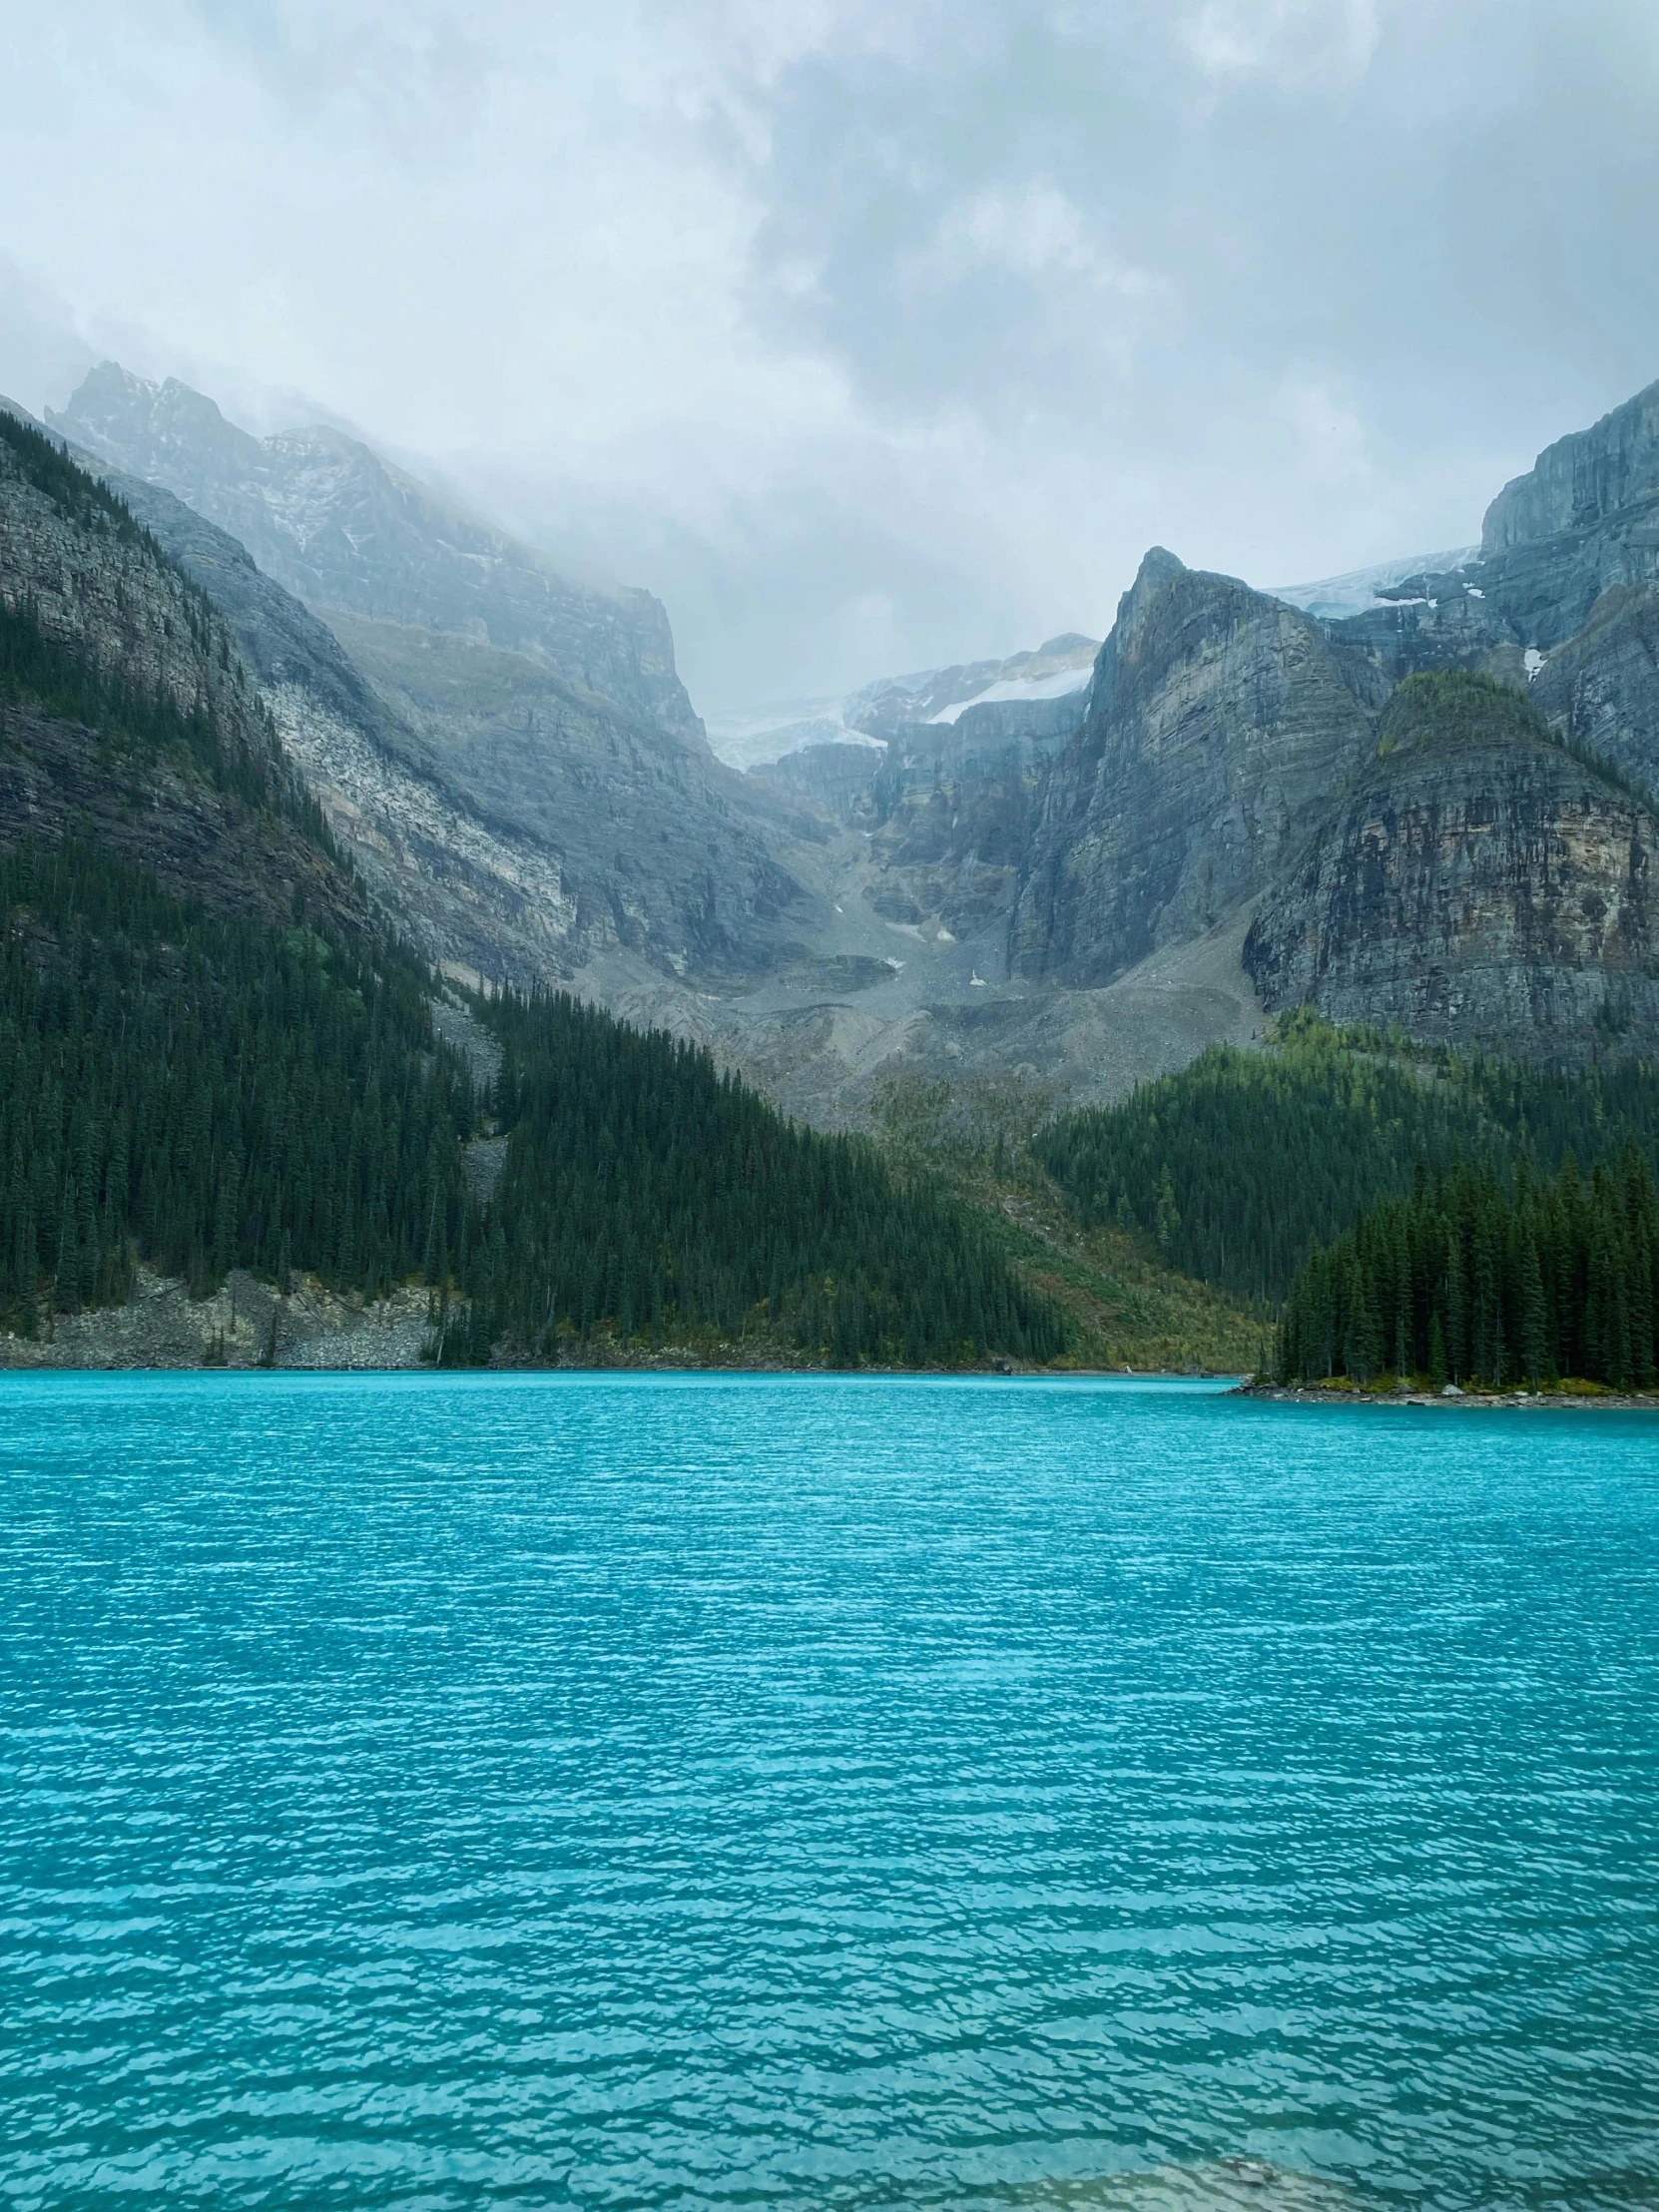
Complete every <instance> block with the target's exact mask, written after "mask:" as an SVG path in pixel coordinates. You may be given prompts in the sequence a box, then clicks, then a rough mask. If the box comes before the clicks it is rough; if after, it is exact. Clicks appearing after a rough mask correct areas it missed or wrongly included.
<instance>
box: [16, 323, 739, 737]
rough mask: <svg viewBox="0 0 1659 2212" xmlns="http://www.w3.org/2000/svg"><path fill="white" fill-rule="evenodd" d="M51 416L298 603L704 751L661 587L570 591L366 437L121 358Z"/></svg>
mask: <svg viewBox="0 0 1659 2212" xmlns="http://www.w3.org/2000/svg"><path fill="white" fill-rule="evenodd" d="M48 420H49V421H50V423H51V425H52V427H53V428H54V429H55V430H57V431H58V432H59V433H60V434H61V435H63V436H64V437H66V438H68V439H70V440H71V441H72V442H73V443H75V444H77V445H80V446H82V447H85V448H86V449H87V450H89V451H90V452H93V453H95V454H97V455H98V456H99V457H100V458H101V459H102V460H104V461H105V462H107V463H110V464H112V465H113V466H114V467H116V468H118V469H121V470H123V471H125V472H126V473H127V474H128V475H131V476H137V477H143V478H145V479H146V480H147V481H149V482H151V483H155V484H160V485H162V486H164V487H165V488H166V489H167V490H169V491H171V492H173V493H175V494H176V495H177V496H178V497H179V498H181V499H182V500H184V501H185V502H186V504H187V505H188V506H191V507H193V508H195V510H196V511H197V513H198V514H201V515H203V516H205V517H206V518H207V519H208V520H209V521H211V522H216V523H218V524H219V525H220V526H221V528H223V529H225V530H228V531H229V532H230V533H231V534H232V536H233V537H235V538H237V539H238V540H240V542H241V543H242V544H243V545H245V546H246V547H247V548H248V550H249V551H250V552H251V553H252V554H253V556H254V558H255V560H256V561H257V562H258V563H259V565H260V566H261V567H262V568H263V569H264V570H265V571H266V572H267V574H268V575H270V576H273V577H275V578H276V580H277V582H278V583H280V584H282V585H283V586H285V588H286V589H287V590H288V591H290V592H292V593H295V594H296V595H297V596H298V597H299V598H301V599H304V600H308V601H311V602H313V603H315V604H318V605H321V606H326V607H341V608H346V609H349V610H350V611H352V612H353V613H356V614H360V615H367V616H370V617H373V618H376V619H379V620H385V621H391V622H402V623H421V624H425V625H427V626H429V627H431V628H433V629H439V630H447V631H453V632H455V633H457V634H459V635H462V636H469V637H474V638H477V639H479V640H481V641H483V642H486V643H489V644H492V645H495V646H498V647H500V648H502V649H503V650H505V651H507V652H512V653H517V654H521V655H523V656H524V657H525V658H527V659H529V660H532V661H535V662H538V663H539V664H540V665H541V666H542V667H544V668H547V669H549V670H552V671H553V672H554V673H556V674H557V675H559V676H561V677H563V678H564V679H565V681H566V682H568V683H571V684H574V685H577V686H579V687H581V688H582V689H583V690H586V691H589V692H593V693H595V694H597V695H598V696H599V697H601V698H604V699H608V700H611V701H612V702H614V703H615V704H616V705H618V706H621V707H623V708H625V709H626V710H627V711H628V712H630V713H632V714H635V715H638V716H641V717H646V718H650V719H652V720H655V721H657V722H660V723H661V724H662V726H663V727H664V728H665V729H667V730H669V731H671V732H673V733H674V734H675V735H676V736H677V737H678V738H679V739H680V740H681V741H682V742H683V743H685V744H687V745H689V746H691V747H693V748H695V749H696V750H699V751H702V750H703V749H704V747H705V744H706V741H705V739H704V736H703V726H702V724H701V723H700V722H699V721H698V719H697V717H696V715H695V714H694V713H693V712H692V706H691V702H690V700H689V699H688V698H687V697H686V693H685V688H684V686H683V685H682V684H681V682H680V679H679V677H678V675H677V674H676V671H675V666H674V640H673V636H672V634H671V632H670V630H669V625H668V616H667V614H666V613H665V612H664V610H663V608H662V606H661V605H660V603H659V602H658V601H657V600H655V599H653V598H652V597H651V595H650V593H649V592H643V591H630V590H623V589H620V588H619V589H616V590H614V591H612V590H602V589H599V588H595V587H584V586H579V585H576V584H573V583H571V582H570V581H568V580H567V579H565V578H563V577H560V576H558V575H556V574H555V573H554V572H553V571H552V570H551V569H550V568H549V567H548V566H547V564H546V563H545V562H543V561H542V560H541V559H540V557H539V556H538V555H537V554H535V553H534V552H532V551H531V550H530V549H529V548H528V547H526V546H522V545H519V544H517V543H515V541H514V540H513V539H511V538H509V537H507V536H506V535H504V534H503V533H502V532H501V531H499V530H494V529H491V528H490V527H489V526H488V525H486V524H484V523H481V522H479V521H477V520H475V519H474V518H472V517H470V516H468V515H466V514H464V513H462V512H460V511H459V510H458V509H456V508H455V507H454V506H453V505H452V504H449V503H446V502H445V501H443V500H442V499H440V498H439V497H438V495H437V494H436V493H434V492H433V491H431V490H430V489H429V488H428V487H426V486H425V485H423V484H420V483H417V482H416V481H415V480H414V478H413V477H411V476H408V475H406V474H405V473H404V472H403V471H402V470H401V469H397V468H394V467H392V466H391V465H390V464H389V463H388V462H386V461H384V460H382V459H381V458H380V457H379V455H378V454H376V453H374V452H372V451H370V449H369V448H368V447H367V446H366V445H363V444H361V443H359V442H358V441H357V440H356V439H355V438H350V437H346V436H344V435H343V434H342V433H341V432H339V431H337V430H331V429H310V430H289V431H283V432H281V433H280V434H278V435H277V436H276V437H270V438H256V437H253V436H251V435H250V434H249V433H248V432H247V431H246V430H242V429H239V428H238V427H237V425H236V424H235V423H231V422H227V421H226V419H225V417H224V416H223V415H222V414H221V413H220V410H219V408H218V407H217V406H215V404H214V402H213V401H212V400H211V399H207V398H204V397H203V395H202V394H201V393H200V392H196V391H192V390H191V389H190V387H189V386H188V385H186V384H182V383H180V382H179V381H178V380H177V379H176V378H169V380H168V381H167V382H166V383H165V384H161V385H156V384H150V383H146V382H145V381H144V380H143V379H142V378H140V377H137V376H132V375H129V374H128V373H127V372H126V371H125V370H124V369H122V368H120V367H118V366H117V365H116V363H114V362H113V361H106V362H105V363H104V364H103V365H102V366H101V367H99V368H96V369H94V370H92V371H91V373H90V374H89V375H88V376H87V378H86V379H85V381H84V382H83V383H82V384H81V386H80V388H79V389H78V390H77V391H76V393H75V394H74V396H73V397H72V398H71V400H70V402H69V405H68V407H67V408H66V409H65V410H64V412H63V413H62V414H51V415H49V416H48Z"/></svg>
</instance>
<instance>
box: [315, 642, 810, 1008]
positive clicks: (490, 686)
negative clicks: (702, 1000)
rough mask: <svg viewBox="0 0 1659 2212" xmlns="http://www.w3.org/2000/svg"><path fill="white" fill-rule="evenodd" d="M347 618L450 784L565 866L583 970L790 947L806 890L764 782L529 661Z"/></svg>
mask: <svg viewBox="0 0 1659 2212" xmlns="http://www.w3.org/2000/svg"><path fill="white" fill-rule="evenodd" d="M333 627H334V629H335V630H336V633H337V635H338V637H339V640H340V642H341V643H342V644H343V645H344V646H345V648H346V651H347V654H348V657H349V659H350V661H351V663H352V664H353V665H354V666H355V667H357V668H358V669H360V670H361V671H362V672H363V674H364V675H365V676H366V677H367V679H368V681H369V684H370V686H371V687H372V689H373V691H374V693H375V695H376V697H377V698H378V699H379V700H380V702H381V703H382V705H383V706H384V707H386V708H388V709H389V710H390V711H391V712H392V713H393V714H394V715H395V717H396V720H397V722H398V723H399V724H400V725H401V726H402V727H404V728H406V729H408V730H410V731H412V732H413V733H414V734H415V737H416V739H417V741H418V744H419V749H420V758H421V759H422V760H423V761H425V762H427V763H430V764H433V766H434V767H435V770H436V773H437V774H438V776H439V778H440V779H441V781H442V783H443V785H444V786H445V788H446V789H449V790H451V791H458V792H459V793H460V794H461V795H462V796H463V798H464V799H465V801H466V802H467V804H468V805H469V806H470V807H471V809H472V810H473V811H474V812H475V813H476V815H477V816H478V818H479V819H480V820H481V821H482V822H484V823H485V824H487V825H488V826H490V827H491V829H492V830H494V832H495V833H496V834H497V835H499V836H501V837H504V838H508V839H512V840H516V841H518V842H522V843H526V844H528V845H530V846H532V847H533V848H535V849H537V850H539V851H541V852H543V853H544V854H547V855H549V856H551V857H552V858H553V859H555V860H556V862H557V866H558V871H559V876H560V880H561V883H562V886H563V895H564V898H565V899H566V900H568V901H569V902H570V906H571V918H570V922H569V946H568V951H567V954H566V961H567V965H568V964H569V963H575V964H580V963H581V962H583V961H586V960H588V959H591V958H592V957H593V956H594V955H595V953H597V952H598V951H600V950H602V949H603V948H605V947H607V946H621V947H623V948H624V949H626V950H629V951H632V952H636V953H640V954H642V955H644V956H645V957H646V958H648V959H650V960H652V961H653V962H655V963H657V964H659V965H663V966H666V967H668V968H670V969H672V970H673V971H674V972H675V973H679V974H687V973H690V974H701V975H729V974H733V973H748V972H753V971H755V970H764V969H766V968H767V967H769V966H770V965H771V964H772V963H773V961H774V960H775V959H776V958H777V957H778V956H779V954H780V952H781V950H782V949H783V947H784V943H785V937H784V932H785V929H786V924H787V917H788V916H789V915H790V913H791V910H792V909H796V908H803V909H804V908H805V905H806V899H805V894H804V892H803V890H802V887H801V885H800V883H799V882H798V881H797V879H796V877H795V875H794V873H793V872H792V869H791V865H790V861H791V856H792V839H791V836H790V833H789V828H788V825H787V822H786V821H785V820H784V818H783V817H782V815H781V813H780V811H779V810H778V808H777V807H776V805H775V803H774V802H773V801H772V800H771V799H770V798H769V797H768V795H767V794H766V793H765V792H764V791H758V790H757V789H756V787H755V786H754V785H752V784H751V783H749V781H748V780H747V779H746V778H744V777H742V776H740V775H738V774H737V773H736V771H735V770H732V769H729V768H726V767H725V766H724V765H723V764H722V763H720V762H719V761H717V760H716V759H715V758H714V757H713V755H712V754H710V753H709V752H707V751H706V750H703V751H699V752H693V751H692V750H691V749H690V748H689V747H687V746H684V745H680V744H677V743H675V742H674V741H673V740H672V739H670V738H667V737H665V735H664V733H663V731H662V730H661V728H660V727H659V726H658V725H656V724H655V723H651V722H648V721H645V720H643V719H641V718H639V717H634V716H629V715H624V714H621V713H619V712H618V711H617V710H616V709H615V708H613V707H610V706H608V705H607V704H606V703H605V702H604V701H601V700H597V699H595V698H594V697H593V695H592V694H591V693H585V692H581V691H578V690H576V689H575V688H574V687H572V686H571V685H569V684H566V683H564V682H562V681H561V680H560V679H559V678H558V677H556V676H554V675H552V674H550V673H549V672H548V671H547V670H546V669H544V668H542V667H540V666H539V665H538V664H536V663H535V662H532V661H528V660H525V659H523V658H522V657H521V656H519V655H516V654H510V653H502V652H499V651H497V650H496V649H494V648H493V647H490V646H486V645H482V644H479V643H477V642H475V641H473V640H471V639H467V638H459V637H452V636H447V635H444V634H442V633H437V632H433V631H430V630H425V629H416V628H411V627H407V626H404V625H401V624H396V623H387V622H371V621H368V620H366V619H364V618H360V617H356V618H354V617H348V616H345V615H342V614H337V613H336V614H335V616H334V618H333ZM802 918H803V920H804V919H805V918H806V917H805V913H804V912H803V915H802ZM791 949H793V946H792V948H791Z"/></svg>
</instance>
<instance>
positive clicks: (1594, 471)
mask: <svg viewBox="0 0 1659 2212" xmlns="http://www.w3.org/2000/svg"><path fill="white" fill-rule="evenodd" d="M1656 494H1659V383H1654V384H1649V385H1648V387H1647V389H1646V390H1645V391H1639V392H1638V393H1637V394H1636V396H1635V397H1634V398H1633V399H1627V400H1626V401H1625V402H1624V404H1623V405H1622V406H1620V407H1615V408H1614V409H1613V411H1612V412H1611V414H1606V415H1603V416H1602V418H1601V420H1600V421H1599V422H1598V423H1595V424H1594V425H1593V426H1592V427H1591V428H1590V429H1588V430H1575V431H1574V432H1573V433H1572V434H1571V436H1569V437H1564V438H1558V439H1557V440H1556V441H1555V443H1554V444H1553V445H1551V446H1546V447H1545V449H1544V451H1543V452H1542V453H1540V454H1539V455H1538V458H1537V460H1536V462H1535V463H1534V464H1533V466H1532V467H1531V468H1530V469H1528V470H1527V472H1526V474H1525V475H1524V476H1517V477H1515V478H1513V479H1512V481H1511V482H1509V483H1507V484H1505V485H1504V487H1503V489H1502V490H1501V491H1500V492H1499V493H1498V495H1497V497H1496V498H1495V499H1494V500H1493V501H1492V503H1491V505H1490V506H1489V507H1488V508H1487V510H1486V520H1485V523H1484V525H1483V527H1482V529H1481V533H1480V550H1481V552H1482V554H1483V555H1484V556H1485V557H1486V558H1487V559H1488V560H1489V559H1491V557H1492V556H1493V555H1494V554H1497V553H1502V552H1505V551H1507V550H1508V549H1509V548H1511V547H1513V546H1517V545H1526V544H1531V543H1535V542H1536V541H1537V540H1539V539H1545V538H1558V537H1565V536H1568V535H1569V534H1572V533H1576V532H1579V531H1585V530H1592V529H1595V528H1598V527H1599V526H1601V525H1603V524H1605V523H1607V522H1609V521H1611V520H1612V519H1614V518H1615V517H1616V516H1619V515H1622V514H1623V513H1625V512H1626V511H1627V510H1628V509H1629V508H1630V507H1632V506H1633V505H1636V504H1638V503H1639V502H1642V501H1645V500H1648V499H1651V498H1653V497H1654V496H1655V495H1656Z"/></svg>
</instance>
